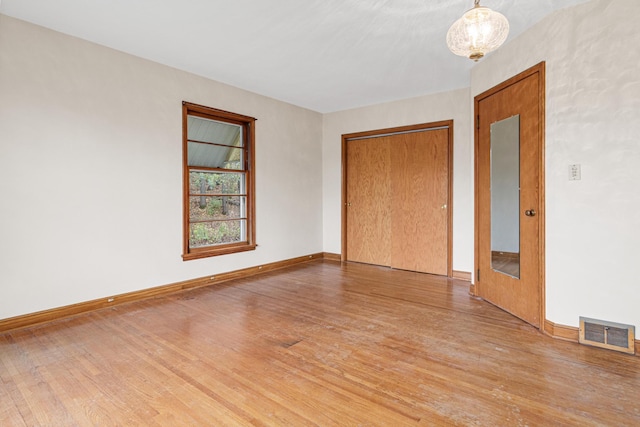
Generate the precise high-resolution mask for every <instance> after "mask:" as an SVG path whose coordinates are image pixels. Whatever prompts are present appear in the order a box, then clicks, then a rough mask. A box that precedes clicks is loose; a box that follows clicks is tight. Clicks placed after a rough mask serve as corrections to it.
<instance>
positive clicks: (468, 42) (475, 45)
mask: <svg viewBox="0 0 640 427" xmlns="http://www.w3.org/2000/svg"><path fill="white" fill-rule="evenodd" d="M508 35H509V22H508V21H507V18H505V17H504V15H502V14H501V13H498V12H494V11H493V10H491V9H489V8H488V7H483V6H480V5H479V4H478V2H476V6H475V7H474V8H473V9H470V10H468V11H467V12H465V14H464V15H462V18H460V19H458V20H457V21H456V22H454V23H453V25H452V26H451V28H449V31H448V32H447V46H449V49H450V50H451V52H453V53H455V54H456V55H460V56H466V57H468V58H470V59H473V60H474V61H477V60H478V59H480V58H482V57H483V56H484V55H485V54H486V53H488V52H491V51H493V50H496V49H497V48H499V47H500V45H502V43H504V41H505V40H506V39H507V36H508Z"/></svg>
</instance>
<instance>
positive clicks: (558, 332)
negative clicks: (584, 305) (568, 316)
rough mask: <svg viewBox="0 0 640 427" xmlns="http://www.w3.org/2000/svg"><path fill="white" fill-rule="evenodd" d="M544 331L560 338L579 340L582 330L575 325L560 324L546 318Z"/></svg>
mask: <svg viewBox="0 0 640 427" xmlns="http://www.w3.org/2000/svg"><path fill="white" fill-rule="evenodd" d="M544 333H546V334H547V335H549V336H551V337H553V338H557V339H560V340H565V341H573V342H578V337H579V335H580V330H579V329H578V328H576V327H574V326H565V325H558V324H556V323H553V322H552V321H550V320H545V321H544Z"/></svg>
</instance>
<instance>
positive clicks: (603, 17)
mask: <svg viewBox="0 0 640 427" xmlns="http://www.w3.org/2000/svg"><path fill="white" fill-rule="evenodd" d="M639 16H640V2H639V1H638V0H594V1H592V2H589V3H585V4H583V5H579V6H575V7H573V8H570V9H565V10H562V11H559V12H557V13H555V14H554V15H552V16H551V17H548V18H547V19H545V20H543V21H542V22H540V23H539V24H538V25H536V26H535V27H534V28H532V29H530V30H528V31H527V32H525V33H523V34H522V35H521V36H520V37H518V38H517V39H515V40H513V41H512V42H510V43H509V44H507V45H505V46H503V47H502V48H501V49H500V50H498V51H497V52H495V53H494V54H492V55H490V56H489V57H487V58H486V59H484V60H483V61H482V62H481V63H479V64H478V65H477V66H476V67H475V68H474V69H473V71H472V73H471V92H472V94H471V95H472V96H475V95H477V94H479V93H481V92H483V91H484V90H486V89H489V88H490V87H492V86H494V85H496V84H498V83H500V82H501V81H503V80H505V79H507V78H509V77H511V76H513V75H515V74H517V73H518V72H520V71H523V70H525V69H526V68H528V67H530V66H532V65H534V64H536V63H538V62H540V61H543V60H544V61H546V89H547V98H546V102H547V104H546V116H547V119H546V161H545V168H546V302H547V306H546V309H547V319H549V320H551V321H553V322H556V323H559V324H562V325H569V326H578V317H579V316H588V317H593V318H597V319H604V320H610V321H616V322H622V323H627V324H632V325H635V326H636V328H639V327H640V286H638V273H637V271H636V270H637V268H638V261H639V260H640V190H639V186H640V31H638V27H637V18H638V17H639ZM570 164H580V165H582V179H581V180H580V181H569V180H568V176H569V174H568V165H570Z"/></svg>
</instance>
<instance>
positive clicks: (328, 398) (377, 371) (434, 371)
mask: <svg viewBox="0 0 640 427" xmlns="http://www.w3.org/2000/svg"><path fill="white" fill-rule="evenodd" d="M638 390H640V359H639V358H637V357H634V356H630V355H625V354H621V353H616V352H612V351H608V350H602V349H596V348H591V347H585V346H581V345H578V344H575V343H569V342H564V341H558V340H554V339H551V338H549V337H546V336H543V335H542V334H541V333H540V332H539V331H537V330H535V329H534V328H532V327H530V326H529V325H527V324H525V323H523V322H521V321H520V320H518V319H516V318H514V317H512V316H510V315H508V314H507V313H505V312H503V311H501V310H499V309H497V308H495V307H493V306H492V305H490V304H487V303H485V302H483V301H480V300H477V299H474V298H472V297H470V296H469V295H468V283H467V282H460V281H456V280H452V279H446V278H442V277H436V276H430V275H425V274H419V273H411V272H406V271H397V270H389V269H385V268H381V267H374V266H367V265H360V264H345V265H340V264H339V263H336V262H330V261H324V262H323V261H312V262H309V263H307V264H303V265H300V266H296V267H292V268H288V269H283V270H280V271H276V272H271V273H267V274H264V275H261V276H256V277H252V278H249V279H242V280H235V281H232V282H227V283H225V284H219V285H215V286H211V287H207V288H200V289H197V290H192V291H188V292H184V293H180V294H176V295H172V296H165V297H161V298H155V299H151V300H146V301H141V302H136V303H131V304H127V305H122V306H117V307H113V308H109V309H105V310H101V311H96V312H92V313H89V314H85V315H81V316H78V317H75V318H72V319H68V320H64V321H58V322H55V323H51V324H47V325H43V326H39V327H34V328H30V329H22V330H16V331H13V332H9V333H5V334H3V335H0V424H1V425H3V426H5V425H7V426H35V425H37V426H74V425H80V426H93V425H100V426H111V425H120V426H136V425H140V426H188V425H189V426H210V425H211V426H223V425H227V426H243V425H267V426H308V425H320V426H440V425H443V426H445V425H464V426H467V425H473V426H525V425H528V426H572V425H575V426H624V425H628V426H632V425H640V399H639V397H640V395H639V392H638Z"/></svg>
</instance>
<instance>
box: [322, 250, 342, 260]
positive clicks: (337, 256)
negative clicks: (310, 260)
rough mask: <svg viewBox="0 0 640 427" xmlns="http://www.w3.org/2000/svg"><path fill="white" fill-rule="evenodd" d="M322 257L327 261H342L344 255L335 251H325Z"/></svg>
mask: <svg viewBox="0 0 640 427" xmlns="http://www.w3.org/2000/svg"><path fill="white" fill-rule="evenodd" d="M322 257H323V258H324V259H326V260H327V261H338V262H342V255H340V254H334V253H331V252H323V253H322Z"/></svg>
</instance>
